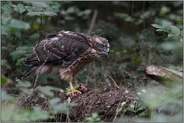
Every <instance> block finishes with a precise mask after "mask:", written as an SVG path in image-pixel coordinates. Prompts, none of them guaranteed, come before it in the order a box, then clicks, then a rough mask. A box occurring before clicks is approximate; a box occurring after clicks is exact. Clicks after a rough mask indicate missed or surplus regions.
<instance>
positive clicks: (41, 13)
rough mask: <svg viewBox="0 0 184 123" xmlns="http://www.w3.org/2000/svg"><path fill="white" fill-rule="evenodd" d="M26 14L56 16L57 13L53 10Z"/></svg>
mask: <svg viewBox="0 0 184 123" xmlns="http://www.w3.org/2000/svg"><path fill="white" fill-rule="evenodd" d="M27 15H29V16H41V15H45V16H56V15H57V14H56V13H54V12H28V13H27Z"/></svg>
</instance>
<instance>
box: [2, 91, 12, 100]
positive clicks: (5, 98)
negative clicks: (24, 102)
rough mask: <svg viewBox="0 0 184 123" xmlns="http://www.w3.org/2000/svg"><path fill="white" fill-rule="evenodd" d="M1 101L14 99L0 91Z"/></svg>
mask: <svg viewBox="0 0 184 123" xmlns="http://www.w3.org/2000/svg"><path fill="white" fill-rule="evenodd" d="M1 99H2V100H4V101H10V100H13V99H14V98H13V97H12V96H10V95H9V94H7V92H6V91H1Z"/></svg>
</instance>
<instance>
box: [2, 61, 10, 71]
mask: <svg viewBox="0 0 184 123" xmlns="http://www.w3.org/2000/svg"><path fill="white" fill-rule="evenodd" d="M1 65H2V66H4V67H6V68H8V69H11V67H10V65H9V64H8V61H7V60H5V59H1Z"/></svg>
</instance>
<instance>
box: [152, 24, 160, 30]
mask: <svg viewBox="0 0 184 123" xmlns="http://www.w3.org/2000/svg"><path fill="white" fill-rule="evenodd" d="M151 25H152V26H153V27H155V28H159V29H162V26H161V25H159V24H151Z"/></svg>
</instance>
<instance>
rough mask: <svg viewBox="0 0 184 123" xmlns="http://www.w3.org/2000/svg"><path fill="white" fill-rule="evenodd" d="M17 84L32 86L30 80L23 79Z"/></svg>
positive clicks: (19, 85)
mask: <svg viewBox="0 0 184 123" xmlns="http://www.w3.org/2000/svg"><path fill="white" fill-rule="evenodd" d="M16 86H17V87H24V88H27V87H30V86H31V83H30V82H29V81H25V80H22V81H18V84H17V85H16Z"/></svg>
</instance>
